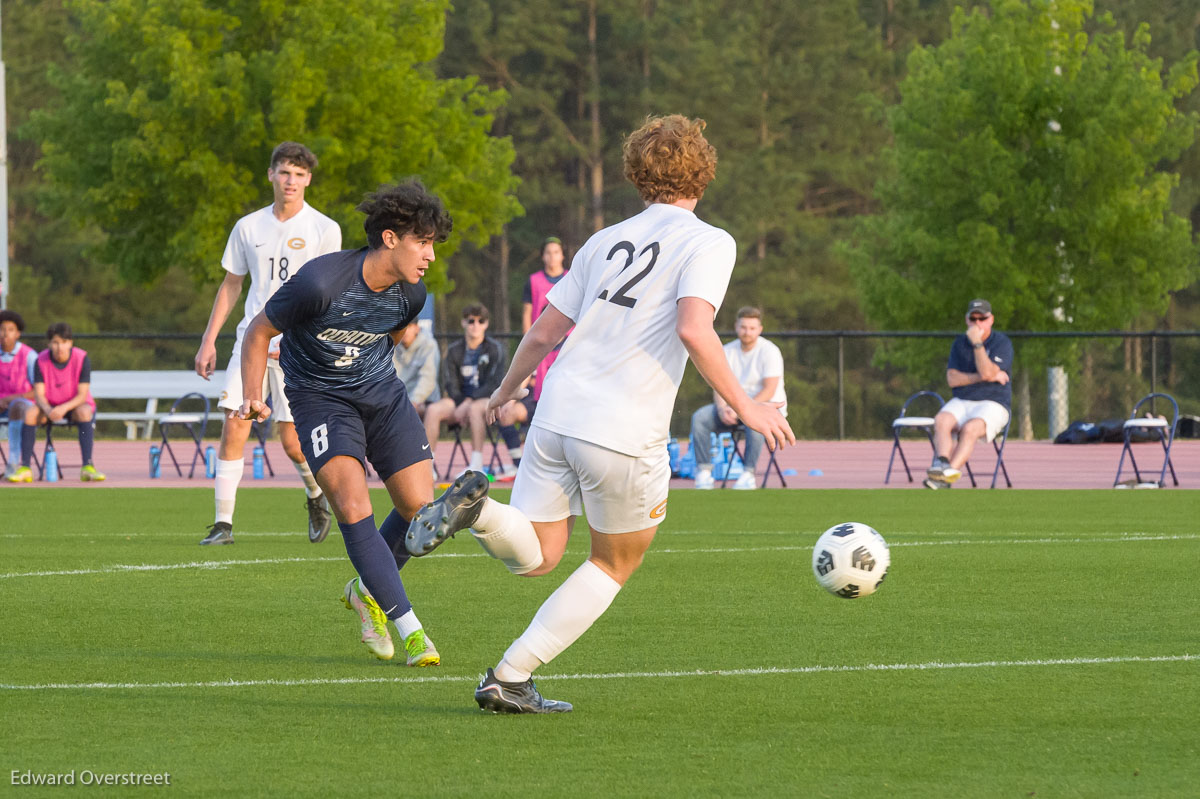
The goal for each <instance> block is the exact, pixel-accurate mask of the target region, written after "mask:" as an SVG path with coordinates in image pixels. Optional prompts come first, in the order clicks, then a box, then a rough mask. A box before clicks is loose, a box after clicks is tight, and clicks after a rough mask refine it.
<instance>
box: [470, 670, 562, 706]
mask: <svg viewBox="0 0 1200 799" xmlns="http://www.w3.org/2000/svg"><path fill="white" fill-rule="evenodd" d="M475 701H476V702H477V703H478V704H479V708H480V710H490V711H491V712H493V713H570V712H571V703H570V702H559V701H557V700H555V699H546V698H545V697H543V696H542V695H541V694H540V693H538V689H537V686H536V685H534V684H533V679H532V678H530V679H528V680H526V681H525V682H500V681H499V680H497V679H496V675H495V673H494V672H493V671H492V670H491V669H488V670H487V674H485V675H483V679H482V680H480V681H479V685H478V686H476V688H475Z"/></svg>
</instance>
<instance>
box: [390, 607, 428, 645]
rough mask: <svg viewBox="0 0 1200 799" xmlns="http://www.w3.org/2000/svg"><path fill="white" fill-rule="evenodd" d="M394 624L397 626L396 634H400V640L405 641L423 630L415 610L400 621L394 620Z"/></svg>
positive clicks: (399, 619) (410, 611)
mask: <svg viewBox="0 0 1200 799" xmlns="http://www.w3.org/2000/svg"><path fill="white" fill-rule="evenodd" d="M392 624H395V625H396V632H398V633H400V640H401V641H403V640H405V639H406V638H408V636H410V635H412V634H413V633H415V632H416V631H417V630H419V629H421V622H420V620H419V619H418V618H417V612H416V611H415V610H409V611H408V613H405V614H404V615H403V616H401V617H400V618H398V619H392Z"/></svg>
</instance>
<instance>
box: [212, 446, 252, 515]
mask: <svg viewBox="0 0 1200 799" xmlns="http://www.w3.org/2000/svg"><path fill="white" fill-rule="evenodd" d="M245 470H246V459H245V458H238V459H237V460H235V461H223V460H221V459H220V458H218V459H217V479H216V480H214V481H213V482H214V484H215V493H216V499H217V517H216V519H214V521H218V522H225V523H226V524H233V506H234V504H235V503H236V502H237V487H238V483H240V482H242V472H244V471H245Z"/></svg>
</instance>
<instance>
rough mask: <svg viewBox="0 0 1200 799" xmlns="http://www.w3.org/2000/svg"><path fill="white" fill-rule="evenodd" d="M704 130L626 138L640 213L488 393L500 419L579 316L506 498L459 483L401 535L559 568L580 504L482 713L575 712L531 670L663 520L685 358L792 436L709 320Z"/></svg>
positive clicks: (770, 438)
mask: <svg viewBox="0 0 1200 799" xmlns="http://www.w3.org/2000/svg"><path fill="white" fill-rule="evenodd" d="M703 130H704V122H703V121H702V120H689V119H686V118H684V117H682V116H678V115H675V116H667V117H659V118H654V119H650V120H648V121H647V122H646V124H645V125H643V126H642V127H641V128H640V129H638V130H637V131H635V132H634V133H632V134H631V135H630V136H629V138H628V139H627V140H626V142H625V148H624V163H625V176H626V177H627V178H628V179H629V180H630V181H631V182H632V183H633V185H634V186H635V187H636V188H637V190H638V194H639V195H640V196H641V197H642V199H643V200H644V201H645V202H646V210H645V211H643V212H641V213H640V214H638V215H637V216H634V217H632V218H630V219H627V220H625V221H624V222H621V223H619V224H617V225H614V226H612V227H609V228H606V229H605V230H602V231H600V232H599V233H597V234H595V235H594V236H592V237H591V238H590V239H589V240H588V242H587V243H586V244H585V245H584V246H583V248H582V249H581V250H580V251H579V253H578V254H577V255H576V256H575V259H574V261H573V263H572V266H571V270H570V271H569V272H568V273H567V275H566V277H564V278H563V279H562V280H561V281H559V282H558V284H556V285H555V286H554V288H553V289H551V290H550V294H549V297H548V299H549V305H548V306H547V307H546V309H545V311H543V313H542V315H541V316H540V317H538V320H537V321H536V322H535V323H534V325H533V327H532V328H530V330H529V332H528V333H526V334H525V337H524V338H523V339H522V340H521V344H520V346H519V347H518V348H517V352H516V354H515V355H514V356H513V360H512V364H511V365H510V366H509V369H508V374H506V375H505V377H504V380H503V382H502V383H501V384H500V387H499V388H498V389H497V390H496V392H495V393H494V394H493V395H492V398H491V401H490V402H489V404H488V408H489V413H490V414H491V415H492V416H493V417H494V416H495V414H496V411H497V410H498V409H499V408H500V407H501V406H502V405H504V404H505V403H506V402H510V401H512V400H515V399H517V398H518V397H519V396H520V395H521V393H522V392H521V389H520V385H521V383H522V381H523V380H524V379H525V378H526V377H527V376H528V375H529V373H530V372H532V371H533V370H534V369H535V368H537V365H538V363H540V362H541V360H542V359H543V358H544V357H546V355H547V354H548V353H549V352H550V351H551V350H552V349H553V348H554V347H555V345H557V344H558V342H559V341H560V340H562V337H563V336H564V335H566V333H567V331H568V330H570V328H571V326H572V325H575V332H574V333H572V334H571V337H570V338H568V339H567V342H566V344H564V345H563V348H562V351H561V352H560V354H559V356H558V360H557V361H556V362H555V365H554V368H553V369H551V370H550V371H549V372H548V374H547V378H546V385H545V387H544V388H543V390H542V395H541V399H540V400H539V402H538V411H537V415H536V416H534V417H533V421H532V423H531V426H530V430H529V435H528V438H526V441H525V455H524V458H523V459H522V461H521V468H520V470H519V471H518V472H517V479H516V482H515V483H514V484H513V493H512V502H511V504H510V505H503V504H501V503H499V502H496V501H495V500H493V499H491V498H489V497H486V496H484V495H483V493H482V492H478V493H479V495H478V496H475V493H476V492H475V491H473V490H471V488H472V487H471V486H469V485H467V484H466V483H465V481H466V479H467V478H465V477H464V478H460V481H459V483H462V485H460V484H459V483H456V484H455V486H454V487H452V488H451V489H450V490H449V491H447V492H446V494H444V495H443V496H442V497H441V498H439V499H438V501H437V502H434V503H431V504H430V505H428V506H426V507H425V508H422V509H421V511H420V512H419V513H418V514H417V516H416V517H415V518H414V519H413V523H412V525H410V527H409V531H408V535H407V536H406V539H405V545H406V547H407V549H408V551H409V552H410V553H411V554H413V555H420V554H425V553H426V552H429V551H432V549H433V548H434V547H436V546H437V545H438V544H440V543H441V542H442V541H444V540H445V539H446V538H448V537H449V536H451V535H453V534H454V533H455V532H457V531H458V530H460V529H463V528H465V527H471V528H473V529H472V532H473V533H474V535H475V538H476V540H478V541H479V543H480V544H481V545H482V546H483V548H484V549H485V550H486V551H487V552H488V553H489V554H490V555H492V557H495V558H498V559H500V560H502V561H503V562H504V564H505V565H506V566H507V567H508V568H509V570H510V571H512V572H513V573H515V574H520V575H525V576H528V577H534V576H538V575H542V574H546V573H547V572H549V571H551V570H552V569H553V568H554V567H555V566H556V565H557V564H558V562H559V560H560V559H561V558H562V555H563V551H564V550H565V549H566V545H567V536H568V535H569V534H570V531H571V527H572V524H573V522H574V520H575V518H576V517H577V516H579V514H580V513H581V512H582V511H583V510H584V509H585V508H586V510H587V518H588V523H589V524H590V525H591V555H590V556H589V557H588V559H587V561H585V562H584V564H583V565H582V566H580V567H579V568H578V569H577V570H576V571H575V572H574V573H573V574H571V576H569V577H568V578H567V579H566V581H565V582H563V584H562V585H561V586H559V588H558V590H556V591H555V592H554V593H553V594H552V595H551V596H550V598H549V599H547V600H546V602H545V604H543V605H542V607H541V609H540V610H538V612H537V615H535V616H534V618H533V621H532V622H531V623H530V625H529V627H528V628H527V629H526V630H525V632H524V633H523V634H522V635H521V637H520V638H518V639H517V640H516V641H514V642H513V644H512V646H510V647H509V648H508V651H507V652H505V653H504V657H503V658H502V659H501V660H500V663H499V664H498V665H497V666H496V668H495V669H488V671H487V674H486V675H485V676H484V678H483V680H482V681H481V682H480V683H479V686H478V687H477V688H476V689H475V701H476V702H477V703H478V704H479V706H480V707H481V708H483V709H484V710H490V711H493V712H505V713H560V712H564V711H569V710H570V709H571V705H570V704H568V703H566V702H559V701H554V700H549V699H545V698H543V697H542V695H541V694H540V693H539V692H538V690H537V688H536V687H535V686H534V684H533V680H532V673H533V671H534V670H535V669H537V668H538V667H539V666H541V665H542V664H543V663H549V662H550V661H551V660H553V659H554V658H555V656H557V655H558V654H559V653H561V652H562V651H563V650H565V649H566V648H567V647H568V646H570V645H571V644H572V643H573V642H574V641H575V640H576V639H577V638H579V636H581V635H582V634H583V633H584V632H585V631H586V630H587V629H588V628H589V627H590V626H591V625H592V624H593V623H594V622H595V621H596V619H598V618H599V617H600V615H601V614H603V613H604V611H605V610H606V609H607V608H608V606H609V604H610V603H612V601H613V599H614V598H615V597H616V595H617V592H618V591H620V590H621V586H622V585H624V584H625V581H626V580H628V579H629V577H630V575H632V574H633V572H634V571H635V570H636V569H637V567H638V566H639V565H640V564H641V562H642V557H643V556H644V555H645V553H646V549H647V548H648V547H649V546H650V542H651V541H652V540H653V539H654V533H655V531H656V530H657V529H658V525H659V524H661V523H662V520H663V519H664V518H665V516H666V512H667V489H668V485H669V481H670V477H671V470H670V465H669V463H668V458H667V436H668V423H669V421H670V418H671V408H672V406H673V405H674V404H675V395H676V393H677V392H678V390H679V381H680V379H681V378H682V377H683V370H684V366H685V365H686V363H687V359H688V356H689V355H690V356H691V358H692V362H693V363H694V364H696V368H697V369H698V370H699V372H700V374H701V375H702V376H703V377H704V379H705V380H707V381H708V383H709V384H710V385H711V386H712V387H713V389H714V390H715V391H716V392H717V393H718V394H719V395H720V396H721V397H723V398H724V399H725V400H726V401H727V402H728V403H729V404H730V405H731V406H732V407H733V409H734V410H735V411H736V412H737V415H738V417H739V418H740V419H742V421H743V422H745V424H746V426H747V427H750V428H752V429H754V430H757V431H758V432H760V433H762V434H763V436H764V438H765V439H766V443H767V446H769V447H770V448H771V449H772V450H774V449H775V448H776V447H777V446H781V445H782V444H784V443H785V442H787V443H793V444H794V443H795V440H796V439H795V436H794V435H793V434H792V430H791V428H790V427H789V426H788V423H787V421H786V420H785V419H784V417H783V416H781V415H780V413H779V411H778V409H777V407H776V406H777V404H778V403H762V402H754V401H753V400H751V399H750V398H749V397H748V396H746V392H745V391H743V390H742V388H741V386H739V385H738V381H737V378H736V377H735V376H734V374H733V372H731V371H730V369H729V364H728V362H727V361H726V360H725V353H724V350H723V349H722V347H721V340H720V338H718V336H717V334H716V332H715V331H714V330H713V319H714V316H715V314H716V310H717V308H718V307H720V305H721V301H722V300H723V299H724V297H725V290H726V288H727V286H728V284H729V277H730V274H731V273H732V271H733V266H734V260H735V255H736V245H735V244H734V240H733V238H732V237H731V236H730V235H729V234H728V233H726V232H725V231H723V230H721V229H719V228H716V227H713V226H712V225H708V224H706V223H704V222H701V221H700V220H699V219H698V218H696V215H695V213H694V210H695V208H696V203H697V202H698V201H699V200H700V197H701V196H702V195H703V194H704V189H705V187H707V185H708V183H709V182H710V181H711V180H712V178H713V175H714V173H715V171H716V165H717V157H716V152H715V151H714V150H713V148H712V147H711V146H710V145H709V143H708V142H707V141H706V140H705V138H704V135H703V133H702V131H703ZM474 474H478V473H474ZM475 479H478V478H475ZM484 488H485V489H486V483H484Z"/></svg>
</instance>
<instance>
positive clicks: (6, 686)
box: [0, 654, 1200, 691]
mask: <svg viewBox="0 0 1200 799" xmlns="http://www.w3.org/2000/svg"><path fill="white" fill-rule="evenodd" d="M1195 661H1200V655H1190V654H1184V655H1152V656H1137V655H1130V656H1115V657H1090V658H1088V657H1077V658H1055V659H1050V660H982V661H960V662H957V663H947V662H944V661H936V660H935V661H930V662H927V663H866V664H863V665H860V666H795V667H782V666H781V667H767V668H757V669H696V670H694V671H627V672H610V673H600V674H546V675H539V677H538V679H539V680H636V679H646V680H653V679H673V678H683V677H761V676H772V675H789V674H842V673H848V672H872V671H885V672H886V671H945V670H949V669H1003V668H1020V667H1032V666H1098V665H1105V664H1112V663H1183V662H1195ZM476 679H478V678H476V677H468V676H444V677H336V678H334V677H321V678H315V679H305V680H275V679H266V680H234V679H229V680H207V681H203V682H90V683H34V684H28V685H22V684H10V683H0V690H3V691H75V690H90V691H113V690H115V691H120V690H145V689H152V688H255V687H262V686H267V687H309V686H319V685H369V684H377V683H384V684H401V685H409V684H412V685H416V684H422V683H468V682H474V681H475V680H476Z"/></svg>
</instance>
